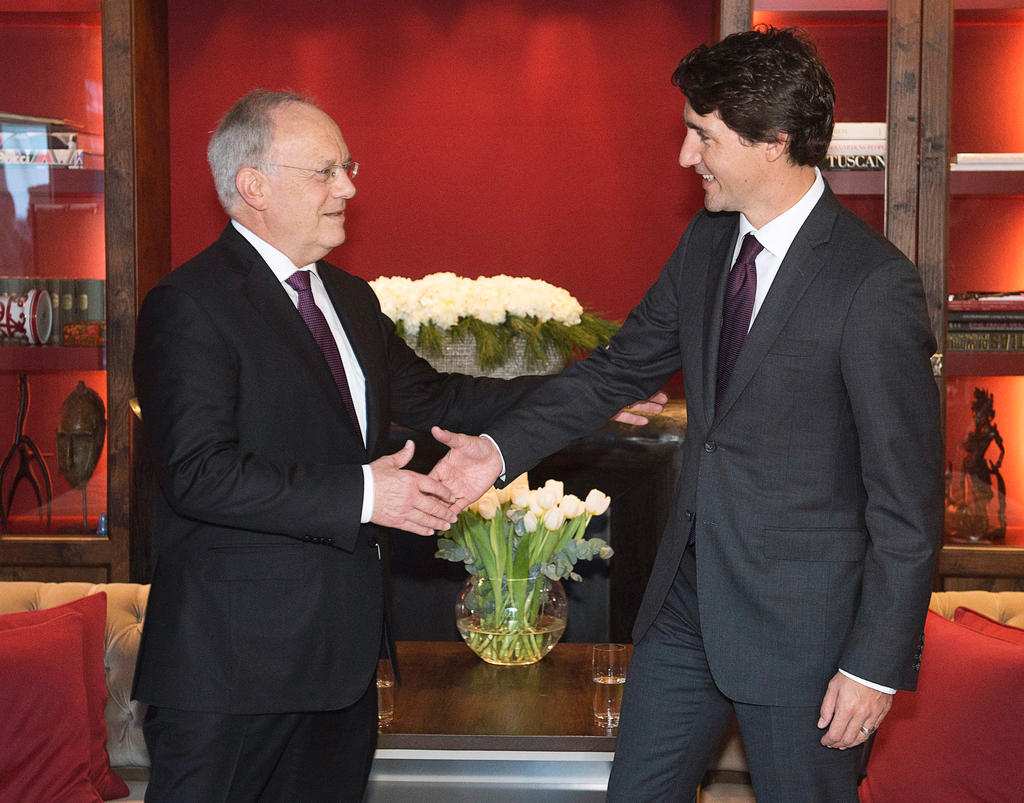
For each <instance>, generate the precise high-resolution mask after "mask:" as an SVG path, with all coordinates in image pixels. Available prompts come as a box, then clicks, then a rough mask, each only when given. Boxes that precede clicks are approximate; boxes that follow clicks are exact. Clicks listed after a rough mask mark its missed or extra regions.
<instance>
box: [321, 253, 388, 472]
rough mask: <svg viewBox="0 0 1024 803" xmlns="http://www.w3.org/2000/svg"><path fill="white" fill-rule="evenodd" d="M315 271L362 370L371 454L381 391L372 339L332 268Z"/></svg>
mask: <svg viewBox="0 0 1024 803" xmlns="http://www.w3.org/2000/svg"><path fill="white" fill-rule="evenodd" d="M317 272H318V273H319V274H320V279H321V280H322V281H323V283H324V287H325V288H326V289H327V295H328V296H329V297H330V299H331V304H333V305H334V311H335V312H336V313H338V320H340V321H341V326H342V328H343V329H344V330H345V334H346V335H347V336H348V341H349V343H350V344H351V345H352V351H353V352H354V353H355V355H356V360H358V361H359V367H360V368H361V369H362V372H363V379H364V381H365V383H366V451H367V452H368V453H370V454H372V453H373V449H374V446H375V445H376V442H377V435H378V433H379V431H380V426H381V423H380V420H379V419H380V411H379V410H378V409H377V408H378V404H377V400H378V398H379V394H380V390H379V388H378V387H377V382H378V381H379V380H380V372H379V371H375V370H373V354H374V349H373V346H372V342H373V341H372V339H371V337H370V336H369V334H368V333H367V331H366V327H365V320H364V317H363V316H362V315H361V314H360V311H359V310H356V309H353V306H352V303H351V302H350V300H349V299H348V297H347V295H346V293H345V292H344V290H343V289H342V287H341V286H340V285H339V284H338V282H336V281H335V276H336V274H335V271H333V270H328V269H324V270H320V269H319V263H318V268H317ZM339 398H340V397H339ZM346 417H347V416H346Z"/></svg>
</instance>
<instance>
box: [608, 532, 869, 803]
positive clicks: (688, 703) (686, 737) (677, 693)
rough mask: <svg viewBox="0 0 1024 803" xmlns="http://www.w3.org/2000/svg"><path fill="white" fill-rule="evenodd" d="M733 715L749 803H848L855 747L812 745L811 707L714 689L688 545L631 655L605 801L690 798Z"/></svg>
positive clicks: (817, 734)
mask: <svg viewBox="0 0 1024 803" xmlns="http://www.w3.org/2000/svg"><path fill="white" fill-rule="evenodd" d="M698 537H699V536H698ZM751 660H756V656H751ZM733 711H735V713H736V717H737V720H738V721H739V726H740V733H741V734H742V736H743V744H744V748H745V750H746V753H747V761H748V764H749V766H750V775H751V781H752V783H753V786H754V793H755V795H756V796H757V800H758V803H773V802H774V801H779V802H780V803H782V802H783V801H786V802H788V803H791V801H795V800H799V801H807V803H844V801H851V803H856V800H857V758H858V756H859V753H860V749H859V748H856V749H853V750H845V751H840V750H834V749H831V748H827V747H824V746H823V745H822V744H821V741H820V740H821V737H822V735H823V734H824V731H820V730H818V727H817V723H818V714H819V706H818V705H815V706H812V707H783V706H764V705H750V704H746V703H740V702H737V701H734V700H730V699H729V698H727V697H726V696H725V695H723V694H722V692H721V691H719V689H718V687H717V686H716V685H715V682H714V679H713V678H712V677H711V672H710V669H709V668H708V663H707V658H706V657H705V654H704V645H703V640H702V638H701V631H700V616H699V613H698V608H697V565H696V559H695V556H694V547H693V546H692V545H691V546H688V547H687V548H686V551H685V553H684V555H683V559H682V561H681V562H680V567H679V571H678V572H677V574H676V579H675V582H674V583H673V585H672V589H671V591H670V592H669V595H668V598H667V599H666V601H665V604H664V606H663V607H662V609H661V611H660V612H659V614H658V616H657V618H656V619H655V620H654V623H653V624H652V625H651V627H650V629H649V630H648V632H647V633H646V634H645V635H644V637H643V639H642V640H641V641H640V643H639V644H637V645H636V646H635V647H634V650H633V658H632V660H631V661H630V664H629V673H628V676H627V679H626V687H625V689H624V692H623V699H622V718H621V722H620V724H619V734H618V739H617V742H616V748H615V761H614V764H613V765H612V774H611V778H610V780H609V783H608V800H609V801H611V802H612V803H637V802H638V801H689V800H693V799H694V796H695V794H696V789H697V786H698V784H699V783H700V781H701V778H702V777H703V775H704V772H705V770H706V769H707V766H708V762H709V761H710V759H711V756H712V754H713V753H714V751H715V748H716V747H717V746H718V743H719V740H720V739H721V737H722V734H723V732H724V730H725V726H726V725H727V724H728V721H729V717H730V715H731V714H732V713H733Z"/></svg>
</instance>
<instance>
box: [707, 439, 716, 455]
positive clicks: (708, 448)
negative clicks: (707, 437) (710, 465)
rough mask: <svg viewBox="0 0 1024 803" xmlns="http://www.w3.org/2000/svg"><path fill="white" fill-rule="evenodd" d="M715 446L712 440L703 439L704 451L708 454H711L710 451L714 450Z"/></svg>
mask: <svg viewBox="0 0 1024 803" xmlns="http://www.w3.org/2000/svg"><path fill="white" fill-rule="evenodd" d="M717 448H718V444H717V443H715V442H714V441H705V443H704V451H705V452H707V453H708V454H711V452H713V451H715V449H717Z"/></svg>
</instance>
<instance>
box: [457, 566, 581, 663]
mask: <svg viewBox="0 0 1024 803" xmlns="http://www.w3.org/2000/svg"><path fill="white" fill-rule="evenodd" d="M567 615H568V603H567V601H566V598H565V590H564V589H563V588H562V584H561V583H560V582H558V581H554V582H552V581H551V580H549V579H548V578H546V577H544V576H541V577H538V578H537V579H535V580H509V579H507V578H503V579H502V580H501V582H500V583H496V582H492V581H491V579H490V578H489V577H484V576H479V575H475V574H474V575H471V576H470V577H467V578H466V582H465V583H464V584H463V587H462V591H461V592H460V593H459V596H458V598H457V599H456V600H455V624H456V626H457V627H458V629H459V633H460V634H461V635H462V639H463V640H464V641H465V642H466V644H468V645H469V647H470V649H472V650H473V652H475V653H476V654H477V655H478V656H480V657H481V658H482V659H483V660H485V661H487V663H489V664H499V665H501V666H524V665H526V664H533V663H536V662H537V661H539V660H540V659H541V658H543V657H544V656H545V655H547V654H548V653H549V652H550V651H551V648H552V647H554V646H555V644H557V643H558V640H559V639H560V638H561V637H562V633H563V632H564V631H565V621H566V617H567Z"/></svg>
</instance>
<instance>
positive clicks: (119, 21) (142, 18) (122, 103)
mask: <svg viewBox="0 0 1024 803" xmlns="http://www.w3.org/2000/svg"><path fill="white" fill-rule="evenodd" d="M103 83H104V106H103V118H104V126H103V127H104V140H105V142H104V151H105V165H104V169H105V183H106V210H107V214H106V250H107V389H108V396H107V420H108V424H107V433H108V435H107V461H108V467H109V485H108V490H107V496H108V499H107V508H108V522H109V528H110V542H111V544H112V546H113V547H114V548H113V551H112V554H111V565H110V576H111V579H112V580H121V581H123V580H128V579H129V562H130V561H129V554H130V539H131V537H132V534H133V533H132V531H131V526H130V524H131V520H132V499H133V496H134V494H133V493H132V486H133V476H132V456H131V453H132V448H131V419H132V415H131V412H130V410H129V407H128V400H129V399H130V398H131V397H132V396H133V395H134V390H133V383H132V376H131V361H132V352H133V350H134V347H135V319H136V315H137V313H138V308H139V304H140V303H141V300H142V297H143V295H144V294H145V292H146V291H147V290H148V289H149V287H151V286H152V285H153V284H154V283H155V282H156V281H157V279H158V278H159V277H160V276H162V275H163V274H165V273H166V272H167V271H168V270H169V269H170V166H169V158H168V154H169V151H170V139H169V134H168V120H169V115H170V112H169V104H168V77H167V6H166V2H165V0H104V2H103ZM132 579H140V578H132Z"/></svg>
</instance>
